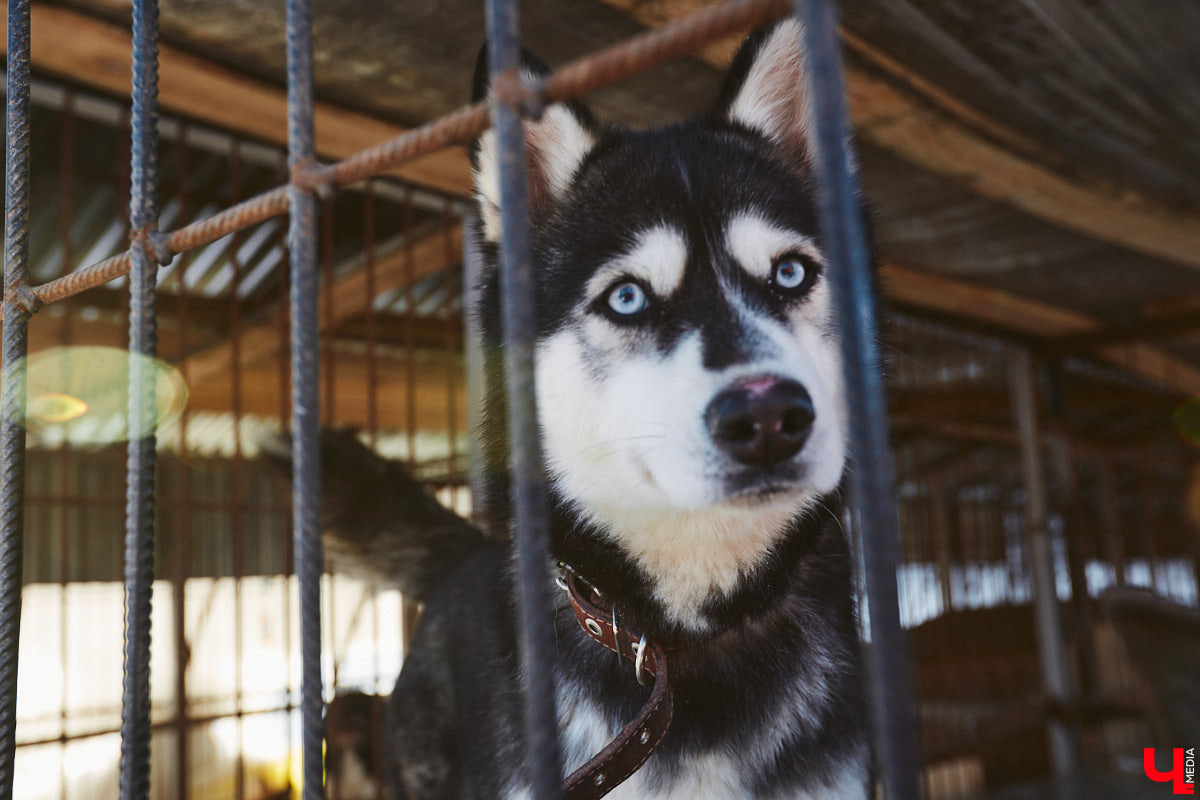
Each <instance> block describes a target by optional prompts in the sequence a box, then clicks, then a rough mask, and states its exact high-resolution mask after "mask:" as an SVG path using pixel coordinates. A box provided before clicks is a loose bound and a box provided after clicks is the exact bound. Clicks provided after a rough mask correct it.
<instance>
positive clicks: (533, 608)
mask: <svg viewBox="0 0 1200 800" xmlns="http://www.w3.org/2000/svg"><path fill="white" fill-rule="evenodd" d="M487 32H488V68H489V70H490V71H491V86H492V98H493V99H492V102H491V114H492V128H493V130H494V131H495V134H496V152H497V163H498V168H499V181H500V303H501V312H502V314H503V319H504V340H505V341H504V367H505V373H506V378H507V383H508V385H507V387H506V388H507V390H508V429H509V437H510V438H509V444H510V448H511V449H510V455H509V471H510V476H509V481H510V488H509V495H510V496H511V498H512V507H513V519H514V525H515V528H514V531H513V559H514V563H515V564H516V567H517V569H516V590H517V623H518V633H517V644H518V648H519V652H520V656H521V667H522V669H521V674H522V676H523V678H524V686H523V689H524V695H525V697H524V700H525V750H526V764H528V767H529V771H530V776H529V777H530V789H531V794H532V797H533V798H535V800H552V798H555V797H561V796H562V763H561V760H560V756H559V747H558V718H557V716H556V713H555V702H554V700H555V698H554V669H553V667H552V666H548V667H542V666H540V664H541V663H542V661H543V658H545V659H548V658H549V657H550V656H549V654H552V653H553V652H554V650H555V642H554V631H553V628H552V627H551V622H552V620H553V617H552V616H551V615H550V614H547V613H546V611H545V610H546V609H551V608H553V607H554V604H553V602H552V598H551V596H550V587H551V585H552V584H551V582H550V576H549V571H548V570H549V567H550V530H549V526H548V524H547V522H546V508H545V506H546V501H545V491H544V487H543V485H542V478H541V471H542V454H541V448H540V447H539V442H538V430H537V407H536V404H535V403H536V401H535V393H534V372H533V348H534V340H535V336H536V331H537V310H536V308H535V307H534V302H535V301H534V297H535V296H536V293H535V292H534V286H533V267H532V253H531V250H530V242H529V191H528V185H527V176H526V170H525V133H524V128H523V124H522V120H521V117H522V109H521V102H520V99H519V98H520V91H519V89H520V86H521V74H520V50H519V45H518V37H519V34H518V18H517V3H516V0H487ZM539 654H540V655H541V656H542V658H539Z"/></svg>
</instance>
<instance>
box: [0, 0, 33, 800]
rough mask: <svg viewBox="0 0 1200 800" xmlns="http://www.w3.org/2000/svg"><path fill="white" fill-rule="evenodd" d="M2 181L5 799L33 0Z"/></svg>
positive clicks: (19, 0)
mask: <svg viewBox="0 0 1200 800" xmlns="http://www.w3.org/2000/svg"><path fill="white" fill-rule="evenodd" d="M7 96H8V103H7V117H6V120H7V122H6V124H7V137H6V150H5V186H4V209H5V216H4V322H3V344H2V346H0V369H2V370H3V372H2V376H0V800H11V798H12V794H13V759H14V757H15V755H16V736H17V648H18V644H19V639H20V632H21V559H22V557H23V555H24V547H23V540H24V527H25V355H26V351H27V349H28V333H29V329H28V324H29V314H30V313H31V312H32V311H33V303H31V302H30V295H29V287H28V286H27V285H26V279H27V274H26V269H27V267H28V261H29V0H9V4H8V83H7Z"/></svg>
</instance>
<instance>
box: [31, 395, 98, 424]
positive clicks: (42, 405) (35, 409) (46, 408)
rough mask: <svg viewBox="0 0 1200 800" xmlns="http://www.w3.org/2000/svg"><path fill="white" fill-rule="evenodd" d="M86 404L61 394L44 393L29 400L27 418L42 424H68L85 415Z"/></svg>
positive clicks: (76, 398)
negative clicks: (29, 417) (32, 418)
mask: <svg viewBox="0 0 1200 800" xmlns="http://www.w3.org/2000/svg"><path fill="white" fill-rule="evenodd" d="M87 410H88V404H87V402H86V401H83V400H80V399H79V398H78V397H72V396H71V395H69V394H63V393H62V392H46V393H45V394H39V395H37V396H36V397H31V398H29V416H31V417H36V418H37V419H40V420H42V421H43V422H70V421H71V420H73V419H75V418H77V417H82V416H83V415H84V414H86V413H87Z"/></svg>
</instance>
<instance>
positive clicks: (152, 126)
mask: <svg viewBox="0 0 1200 800" xmlns="http://www.w3.org/2000/svg"><path fill="white" fill-rule="evenodd" d="M131 100H132V112H131V115H130V148H129V157H130V162H129V163H130V179H129V224H130V244H131V248H130V255H131V264H130V270H129V350H130V359H129V414H128V420H129V422H128V424H129V445H128V449H127V451H126V462H125V463H126V484H125V487H126V488H125V650H124V663H123V665H122V675H123V678H122V692H121V773H120V796H121V798H122V800H145V798H148V797H149V795H150V612H151V609H150V604H151V592H152V589H153V584H154V467H155V458H154V456H155V453H154V447H155V434H154V426H155V423H156V420H155V417H156V408H157V403H156V398H155V379H156V376H155V374H154V366H153V363H154V362H153V359H154V357H155V355H156V354H157V351H158V346H157V338H158V337H157V325H158V320H157V316H156V309H155V286H156V278H157V276H158V259H157V258H156V257H155V256H154V253H153V247H152V241H151V236H152V234H153V233H154V231H155V229H156V227H157V220H158V209H157V207H156V205H157V204H156V202H155V196H154V192H155V186H156V184H157V180H158V159H157V144H158V107H157V106H158V2H157V0H135V2H134V4H133V89H132V93H131Z"/></svg>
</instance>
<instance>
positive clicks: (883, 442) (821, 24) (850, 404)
mask: <svg viewBox="0 0 1200 800" xmlns="http://www.w3.org/2000/svg"><path fill="white" fill-rule="evenodd" d="M795 6H796V13H797V15H798V16H799V17H800V20H801V22H802V23H803V26H804V35H803V36H802V38H803V40H804V41H803V42H797V46H803V47H804V48H805V51H806V53H807V59H808V70H806V74H807V76H808V86H807V89H808V91H809V97H810V98H811V101H812V105H811V107H812V109H813V115H814V119H813V122H812V127H811V130H813V131H814V135H813V137H812V146H813V161H814V164H815V167H816V173H817V177H818V179H819V182H820V189H821V191H820V197H819V206H818V209H819V213H820V220H821V231H822V233H823V235H824V242H825V252H826V256H827V258H828V260H829V263H830V264H831V265H832V268H831V269H830V270H829V273H830V282H831V286H832V288H833V298H834V306H835V308H836V316H837V319H838V331H839V332H840V334H841V345H842V362H843V364H842V368H843V372H844V375H845V378H846V397H847V409H848V412H849V420H850V430H851V431H852V432H853V435H852V437H851V442H850V462H851V463H852V464H853V469H852V470H851V472H850V491H851V497H850V500H851V504H852V505H851V508H852V513H853V515H854V518H855V525H854V531H855V534H856V535H857V536H858V537H859V547H860V552H861V553H862V559H863V572H864V574H863V578H864V584H865V587H864V588H865V589H866V594H867V601H868V604H869V608H870V633H871V647H870V653H871V657H870V659H869V663H868V666H869V675H870V683H871V699H872V703H873V710H874V714H873V717H874V722H875V746H876V755H877V757H878V759H879V767H880V771H879V774H880V778H881V780H882V783H883V786H884V790H885V793H886V796H887V797H888V798H889V800H910V799H915V798H916V797H917V796H918V795H917V765H916V758H915V751H914V740H915V738H916V737H915V735H914V731H915V728H914V719H913V712H912V706H911V683H910V681H909V667H908V659H907V650H906V647H905V640H904V636H903V633H902V631H901V629H900V612H899V602H898V597H897V586H896V553H897V549H898V544H899V532H898V528H897V514H896V495H895V488H896V479H895V465H894V464H893V463H892V454H891V447H890V444H889V440H890V434H889V430H888V414H887V405H886V402H885V400H884V388H883V376H882V374H881V372H880V369H879V354H878V352H877V346H876V342H877V339H878V336H877V321H876V308H877V306H876V300H875V288H874V281H873V276H872V266H871V253H870V250H869V247H868V245H867V240H866V236H865V230H864V228H863V219H862V208H861V206H860V203H859V195H858V187H857V185H856V181H855V176H854V168H853V166H852V164H853V161H852V158H853V156H852V153H851V150H850V135H849V134H850V132H849V127H848V125H847V122H846V108H845V105H846V102H845V94H844V92H845V88H844V87H845V84H844V82H843V79H842V64H841V52H840V49H839V47H840V45H839V40H838V33H837V20H836V12H835V9H834V4H833V2H832V0H796V2H795ZM884 658H886V659H887V663H886V664H884V663H883V661H884Z"/></svg>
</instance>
